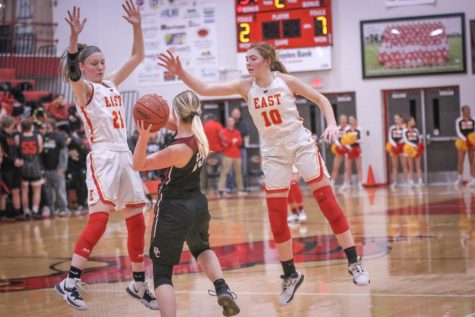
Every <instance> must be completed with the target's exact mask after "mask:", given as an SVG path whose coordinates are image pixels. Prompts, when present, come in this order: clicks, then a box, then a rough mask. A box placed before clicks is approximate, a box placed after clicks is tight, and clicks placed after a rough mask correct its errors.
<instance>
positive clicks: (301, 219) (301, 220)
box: [298, 209, 307, 222]
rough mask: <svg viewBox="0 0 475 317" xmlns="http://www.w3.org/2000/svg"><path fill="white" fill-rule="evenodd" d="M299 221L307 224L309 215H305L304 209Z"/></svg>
mask: <svg viewBox="0 0 475 317" xmlns="http://www.w3.org/2000/svg"><path fill="white" fill-rule="evenodd" d="M298 220H299V222H307V214H306V213H305V210H303V209H302V211H301V212H299V214H298Z"/></svg>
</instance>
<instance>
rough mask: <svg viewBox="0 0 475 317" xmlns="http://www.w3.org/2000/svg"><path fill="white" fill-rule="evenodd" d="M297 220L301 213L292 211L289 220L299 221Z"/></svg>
mask: <svg viewBox="0 0 475 317" xmlns="http://www.w3.org/2000/svg"><path fill="white" fill-rule="evenodd" d="M297 221H299V215H297V214H294V213H291V214H290V215H289V216H288V217H287V222H297Z"/></svg>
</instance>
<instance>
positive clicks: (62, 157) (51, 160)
mask: <svg viewBox="0 0 475 317" xmlns="http://www.w3.org/2000/svg"><path fill="white" fill-rule="evenodd" d="M45 127H46V134H45V135H44V150H43V153H42V155H41V158H42V159H43V164H44V168H45V180H46V183H45V189H46V194H47V195H46V196H47V206H49V208H51V209H52V210H53V213H56V212H57V213H58V214H59V215H60V216H61V217H63V216H67V215H68V210H67V198H66V196H67V195H66V179H65V171H66V167H67V164H68V147H67V144H66V143H67V138H66V135H65V134H64V133H63V132H60V131H57V130H56V121H55V120H54V119H48V120H47V121H46V124H45ZM43 211H44V210H43ZM48 214H49V213H47V212H43V215H44V216H47V215H48Z"/></svg>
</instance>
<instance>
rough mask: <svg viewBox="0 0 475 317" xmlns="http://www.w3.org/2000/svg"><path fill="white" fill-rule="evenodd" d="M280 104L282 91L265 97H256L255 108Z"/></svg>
mask: <svg viewBox="0 0 475 317" xmlns="http://www.w3.org/2000/svg"><path fill="white" fill-rule="evenodd" d="M274 105H276V106H280V93H278V94H275V95H271V96H263V97H260V98H258V97H256V98H254V108H255V109H261V108H267V107H272V106H274Z"/></svg>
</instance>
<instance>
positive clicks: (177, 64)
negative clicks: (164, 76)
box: [157, 50, 183, 76]
mask: <svg viewBox="0 0 475 317" xmlns="http://www.w3.org/2000/svg"><path fill="white" fill-rule="evenodd" d="M157 63H158V65H160V66H162V67H164V68H166V70H168V71H169V72H170V73H171V74H173V75H178V76H180V74H181V73H182V72H183V67H182V66H181V61H180V57H178V56H174V55H173V54H172V52H170V51H169V50H167V54H164V53H160V55H159V56H158V62H157Z"/></svg>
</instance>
